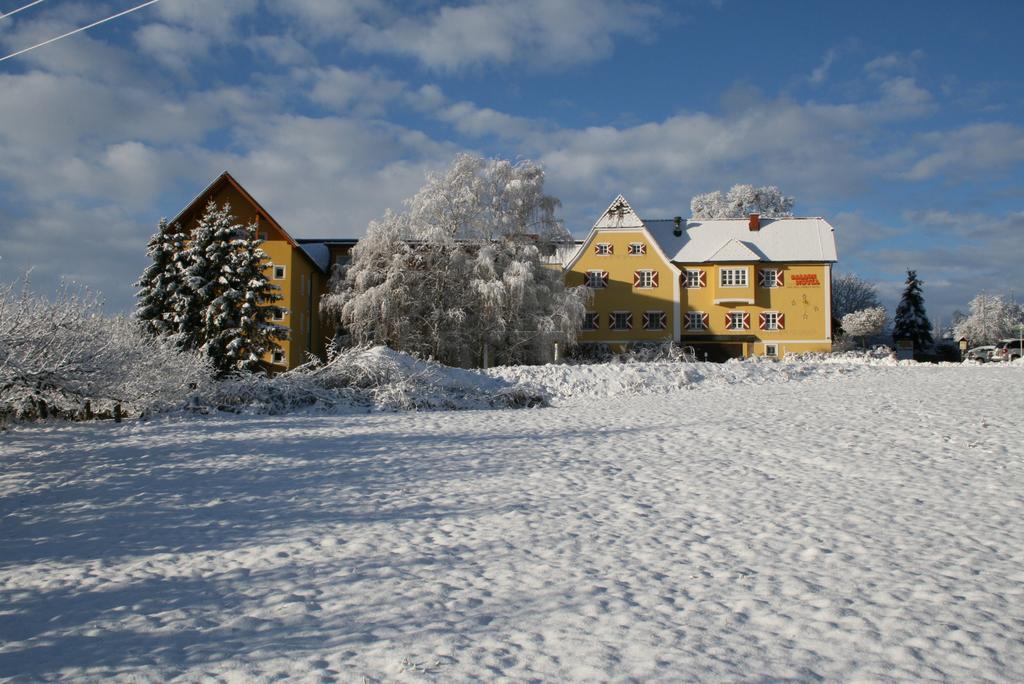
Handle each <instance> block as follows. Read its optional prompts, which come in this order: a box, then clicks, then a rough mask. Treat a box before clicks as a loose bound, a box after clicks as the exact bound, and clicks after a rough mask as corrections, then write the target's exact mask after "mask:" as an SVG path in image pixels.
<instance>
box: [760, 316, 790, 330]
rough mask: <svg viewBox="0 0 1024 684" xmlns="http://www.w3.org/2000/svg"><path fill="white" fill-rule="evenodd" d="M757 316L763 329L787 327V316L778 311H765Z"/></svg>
mask: <svg viewBox="0 0 1024 684" xmlns="http://www.w3.org/2000/svg"><path fill="white" fill-rule="evenodd" d="M757 317H758V319H759V320H758V323H759V325H760V327H761V330H782V329H784V328H785V327H786V317H785V315H784V314H781V313H779V312H778V311H765V312H763V313H760V314H758V316H757Z"/></svg>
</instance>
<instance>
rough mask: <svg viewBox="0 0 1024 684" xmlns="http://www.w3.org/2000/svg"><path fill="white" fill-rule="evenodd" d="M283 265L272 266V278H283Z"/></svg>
mask: <svg viewBox="0 0 1024 684" xmlns="http://www.w3.org/2000/svg"><path fill="white" fill-rule="evenodd" d="M284 273H285V271H284V266H274V280H284Z"/></svg>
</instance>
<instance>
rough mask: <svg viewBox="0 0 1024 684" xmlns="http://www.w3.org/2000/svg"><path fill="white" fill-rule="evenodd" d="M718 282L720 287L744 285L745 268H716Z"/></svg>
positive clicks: (745, 277) (745, 280)
mask: <svg viewBox="0 0 1024 684" xmlns="http://www.w3.org/2000/svg"><path fill="white" fill-rule="evenodd" d="M718 284H719V286H721V287H746V286H747V269H745V268H720V269H718Z"/></svg>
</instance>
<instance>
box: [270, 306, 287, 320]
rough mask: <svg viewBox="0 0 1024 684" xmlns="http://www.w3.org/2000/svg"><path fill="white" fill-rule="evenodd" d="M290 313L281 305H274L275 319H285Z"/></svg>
mask: <svg viewBox="0 0 1024 684" xmlns="http://www.w3.org/2000/svg"><path fill="white" fill-rule="evenodd" d="M287 315H288V309H282V308H281V307H279V306H275V307H274V315H273V319H274V320H275V321H283V320H284V317H285V316H287Z"/></svg>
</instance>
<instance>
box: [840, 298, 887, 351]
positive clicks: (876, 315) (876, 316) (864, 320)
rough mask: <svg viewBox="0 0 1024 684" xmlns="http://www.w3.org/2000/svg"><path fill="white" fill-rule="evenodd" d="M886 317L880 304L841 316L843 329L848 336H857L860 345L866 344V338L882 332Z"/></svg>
mask: <svg viewBox="0 0 1024 684" xmlns="http://www.w3.org/2000/svg"><path fill="white" fill-rule="evenodd" d="M886 317H887V316H886V313H885V307H882V306H874V307H869V308H867V309H860V310H858V311H854V312H852V313H848V314H846V315H845V316H843V330H844V331H845V333H846V334H847V335H849V336H850V337H859V338H860V340H861V345H863V346H867V340H868V338H871V337H875V336H877V335H881V334H882V331H883V330H884V329H885V321H886Z"/></svg>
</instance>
